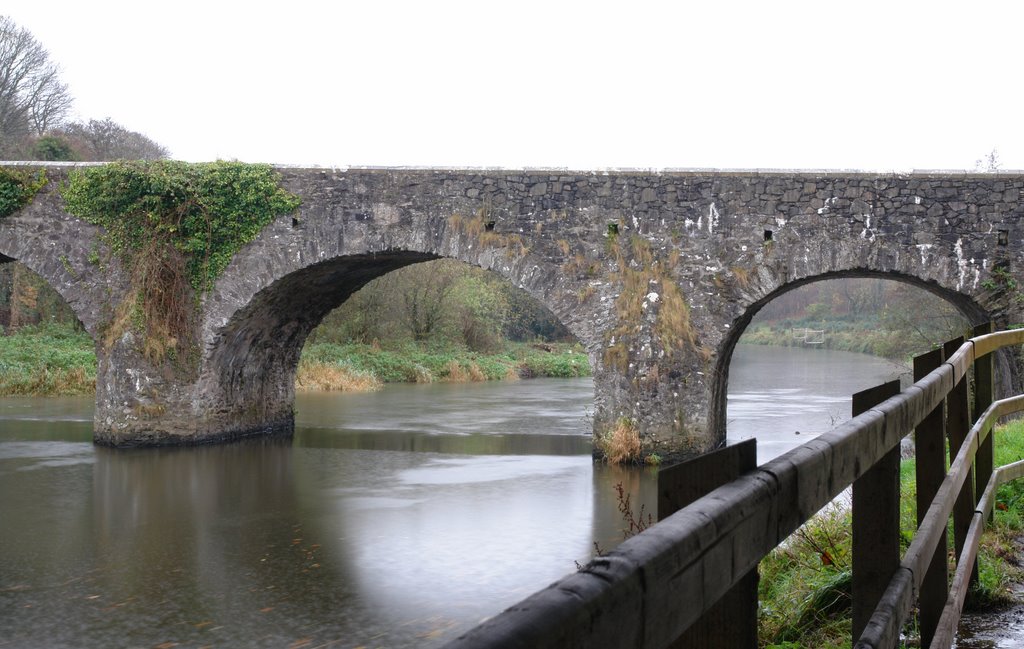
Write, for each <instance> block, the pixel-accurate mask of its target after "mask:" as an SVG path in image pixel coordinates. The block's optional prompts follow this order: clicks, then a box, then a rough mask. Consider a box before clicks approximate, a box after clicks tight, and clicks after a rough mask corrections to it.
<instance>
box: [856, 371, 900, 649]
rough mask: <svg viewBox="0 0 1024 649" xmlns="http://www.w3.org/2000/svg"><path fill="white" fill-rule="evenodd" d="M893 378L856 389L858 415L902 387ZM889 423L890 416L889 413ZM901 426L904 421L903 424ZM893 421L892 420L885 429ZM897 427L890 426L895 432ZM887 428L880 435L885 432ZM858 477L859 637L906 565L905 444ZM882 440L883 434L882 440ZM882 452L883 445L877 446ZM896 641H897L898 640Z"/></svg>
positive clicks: (857, 566)
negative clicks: (902, 488) (903, 515)
mask: <svg viewBox="0 0 1024 649" xmlns="http://www.w3.org/2000/svg"><path fill="white" fill-rule="evenodd" d="M899 391H900V382H899V381H890V382H888V383H884V384H882V385H879V386H876V387H874V388H870V389H868V390H863V391H861V392H858V393H856V394H854V395H853V404H852V415H853V416H854V417H856V416H857V415H859V414H861V413H863V412H866V411H867V410H868V409H870V408H872V407H874V406H875V405H877V404H879V403H881V402H882V401H885V400H886V399H888V398H889V397H891V396H893V395H895V394H897V393H899ZM886 423H887V424H888V417H887V418H886ZM897 428H898V425H897ZM891 430H892V427H890V426H888V425H887V426H886V428H885V432H890V431H891ZM891 434H892V433H891V432H890V435H891ZM884 436H885V435H884V434H883V435H882V436H880V437H884ZM898 440H899V437H897V443H896V444H895V446H893V447H891V448H890V449H889V450H888V451H885V452H884V454H883V455H882V458H881V459H880V460H878V462H876V463H875V464H874V466H872V467H871V468H870V469H868V470H867V471H866V472H865V473H864V474H863V475H862V476H861V477H859V478H857V479H856V480H855V481H854V483H853V585H852V588H853V628H852V630H853V639H854V641H856V639H857V638H859V637H860V635H861V632H863V631H864V627H865V626H867V623H868V620H870V619H871V614H872V613H874V611H875V607H876V606H877V605H878V601H879V600H880V599H881V597H882V594H883V593H884V592H885V589H886V587H887V586H888V585H889V580H890V579H892V576H893V574H894V573H895V572H896V569H897V568H899V565H900V445H899V442H898ZM879 443H880V444H882V440H879ZM872 452H873V453H874V452H877V451H872ZM893 647H895V645H893Z"/></svg>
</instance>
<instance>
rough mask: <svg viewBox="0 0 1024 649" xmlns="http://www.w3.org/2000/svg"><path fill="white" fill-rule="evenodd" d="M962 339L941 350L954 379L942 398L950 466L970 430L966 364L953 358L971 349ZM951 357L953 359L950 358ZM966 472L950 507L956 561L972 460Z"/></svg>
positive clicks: (970, 499)
mask: <svg viewBox="0 0 1024 649" xmlns="http://www.w3.org/2000/svg"><path fill="white" fill-rule="evenodd" d="M962 341H963V338H962V337H960V338H955V339H953V340H950V341H949V342H947V343H946V344H945V345H944V346H943V349H944V350H945V352H946V364H947V365H953V366H954V378H956V377H959V378H956V381H957V382H956V384H955V385H954V386H953V389H952V391H950V393H949V395H948V396H947V397H946V435H947V437H948V439H949V462H950V465H952V463H953V459H954V458H955V457H956V455H957V453H958V452H959V451H960V446H961V445H962V444H963V443H964V440H965V438H966V437H967V434H968V432H969V431H970V429H971V412H970V405H969V398H970V397H969V394H968V386H967V367H968V366H966V365H965V366H964V367H963V370H962V371H961V370H960V369H957V368H956V365H957V362H958V361H957V358H956V357H960V358H961V359H963V358H966V357H967V356H968V354H966V353H965V349H966V348H970V349H971V350H972V351H973V349H974V347H973V345H971V344H967V345H965V344H964V343H963V342H962ZM951 356H953V357H954V358H950V357H951ZM966 470H967V471H968V476H967V480H966V481H965V482H964V485H963V487H962V488H961V490H960V492H959V493H958V494H957V498H956V504H955V505H954V506H953V544H954V549H955V554H956V557H957V561H960V556H961V555H962V554H963V550H964V543H966V541H967V530H968V529H969V528H970V526H971V519H972V518H973V517H974V505H975V500H974V464H973V462H972V463H971V464H970V466H969V467H968V468H967V469H966ZM972 575H973V576H972V578H971V582H972V583H973V582H975V581H977V578H978V569H977V566H975V567H974V568H973V569H972Z"/></svg>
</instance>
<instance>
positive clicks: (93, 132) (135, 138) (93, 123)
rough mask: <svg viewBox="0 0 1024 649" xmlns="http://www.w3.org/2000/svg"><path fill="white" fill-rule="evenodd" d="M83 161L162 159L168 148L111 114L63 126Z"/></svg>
mask: <svg viewBox="0 0 1024 649" xmlns="http://www.w3.org/2000/svg"><path fill="white" fill-rule="evenodd" d="M63 134H64V136H65V137H66V138H68V139H69V140H70V141H71V146H72V147H73V148H74V149H75V150H76V151H77V152H78V155H79V157H80V158H81V159H82V160H94V161H100V160H163V159H166V158H168V157H169V152H168V151H167V149H166V148H165V147H163V146H161V145H159V144H157V143H156V142H154V141H153V140H151V139H149V138H148V137H146V136H145V135H143V134H142V133H137V132H135V131H129V130H128V129H126V128H125V127H123V126H121V125H120V124H118V123H117V122H115V121H114V120H112V119H110V118H109V117H108V118H106V119H103V120H96V119H90V120H89V121H88V122H86V123H84V124H83V123H80V122H76V123H73V124H69V125H68V126H67V127H65V128H64V129H63Z"/></svg>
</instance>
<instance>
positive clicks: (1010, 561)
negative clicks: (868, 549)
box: [759, 420, 1024, 649]
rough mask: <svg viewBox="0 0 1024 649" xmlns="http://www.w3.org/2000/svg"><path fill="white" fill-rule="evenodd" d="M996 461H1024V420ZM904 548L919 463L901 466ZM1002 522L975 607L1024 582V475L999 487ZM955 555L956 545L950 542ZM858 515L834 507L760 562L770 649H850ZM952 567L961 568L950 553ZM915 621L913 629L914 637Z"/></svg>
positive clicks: (1009, 428) (983, 552)
mask: <svg viewBox="0 0 1024 649" xmlns="http://www.w3.org/2000/svg"><path fill="white" fill-rule="evenodd" d="M995 434H996V438H995V439H996V441H995V453H996V458H995V461H996V466H1000V465H1004V464H1009V463H1011V462H1016V461H1018V460H1021V459H1024V420H1019V421H1015V422H1012V423H1010V424H1008V425H1006V426H1003V427H1001V428H1000V429H998V430H997V431H996V433H995ZM900 489H901V502H902V506H901V513H900V528H901V550H902V551H906V549H907V548H908V547H909V545H910V541H911V539H912V538H913V532H914V530H916V529H917V510H916V486H915V479H914V460H912V459H911V460H905V461H904V462H903V463H902V465H901V468H900ZM994 513H995V517H994V520H995V522H994V523H993V524H992V525H991V526H990V527H989V528H988V529H987V530H986V532H985V535H984V537H983V539H982V544H981V548H980V550H979V553H978V565H979V584H978V586H977V587H976V588H975V589H973V590H972V591H971V592H970V594H969V595H968V600H967V607H968V608H975V609H977V608H985V607H991V606H997V605H1001V604H1008V603H1010V602H1012V601H1013V599H1012V596H1011V589H1010V586H1011V585H1012V584H1013V583H1019V582H1020V581H1021V580H1022V579H1024V571H1022V566H1021V562H1020V558H1019V557H1018V555H1017V546H1018V544H1019V541H1020V538H1021V536H1022V535H1024V480H1018V481H1016V482H1012V483H1009V484H1007V485H1004V486H1002V487H1000V489H999V491H998V494H997V499H996V506H995V509H994ZM949 546H950V548H951V552H952V547H953V544H952V542H950V544H949ZM850 566H851V515H850V509H849V507H843V506H835V505H833V506H829V507H826V508H825V509H824V510H822V511H821V512H819V513H818V515H817V516H815V517H814V518H813V519H811V520H810V521H809V522H808V523H807V524H806V525H804V526H803V527H802V528H801V529H800V530H798V531H797V532H796V533H795V534H794V535H793V536H791V537H790V538H789V539H788V540H787V541H786V543H784V544H783V545H782V546H780V547H778V548H776V549H775V550H774V551H773V552H772V553H771V554H769V555H768V556H767V557H765V558H764V559H763V560H762V561H761V566H760V571H761V581H760V585H759V599H760V642H759V644H760V646H762V647H767V648H771V649H804V648H806V649H810V648H812V647H813V648H815V649H818V648H837V649H838V648H842V647H849V646H850V644H851V643H850V633H851V618H850V606H851V604H850V584H851V572H850V570H851V567H850ZM950 566H951V572H950V574H952V570H953V569H954V568H953V566H954V563H953V556H952V554H951V555H950ZM914 626H915V625H914V623H913V621H912V622H911V628H910V629H908V632H909V634H910V635H913V634H914V632H915V629H914V628H913V627H914Z"/></svg>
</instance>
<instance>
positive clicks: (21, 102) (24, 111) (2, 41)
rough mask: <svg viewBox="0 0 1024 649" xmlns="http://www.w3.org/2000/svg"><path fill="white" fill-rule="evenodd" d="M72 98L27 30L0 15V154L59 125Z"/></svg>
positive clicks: (54, 66)
mask: <svg viewBox="0 0 1024 649" xmlns="http://www.w3.org/2000/svg"><path fill="white" fill-rule="evenodd" d="M70 108H71V95H70V94H69V93H68V88H67V86H66V85H65V84H63V83H61V82H60V75H59V68H58V67H57V66H56V65H55V64H54V63H53V62H51V61H50V54H49V52H47V51H46V49H45V48H44V47H43V46H42V45H41V44H40V43H39V41H37V40H36V39H35V37H34V36H32V34H31V32H29V31H28V30H27V29H23V28H21V27H18V26H17V25H16V24H15V23H14V21H12V20H11V19H10V18H8V17H6V16H0V153H6V152H8V151H10V150H12V149H14V147H16V146H17V145H18V144H19V142H21V141H22V140H23V139H24V138H26V137H27V136H29V135H33V134H35V135H41V134H42V133H43V132H44V131H46V130H47V129H49V128H52V127H53V126H56V125H57V124H59V123H60V122H61V121H62V120H63V119H64V117H65V116H66V115H67V113H68V111H69V110H70Z"/></svg>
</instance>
